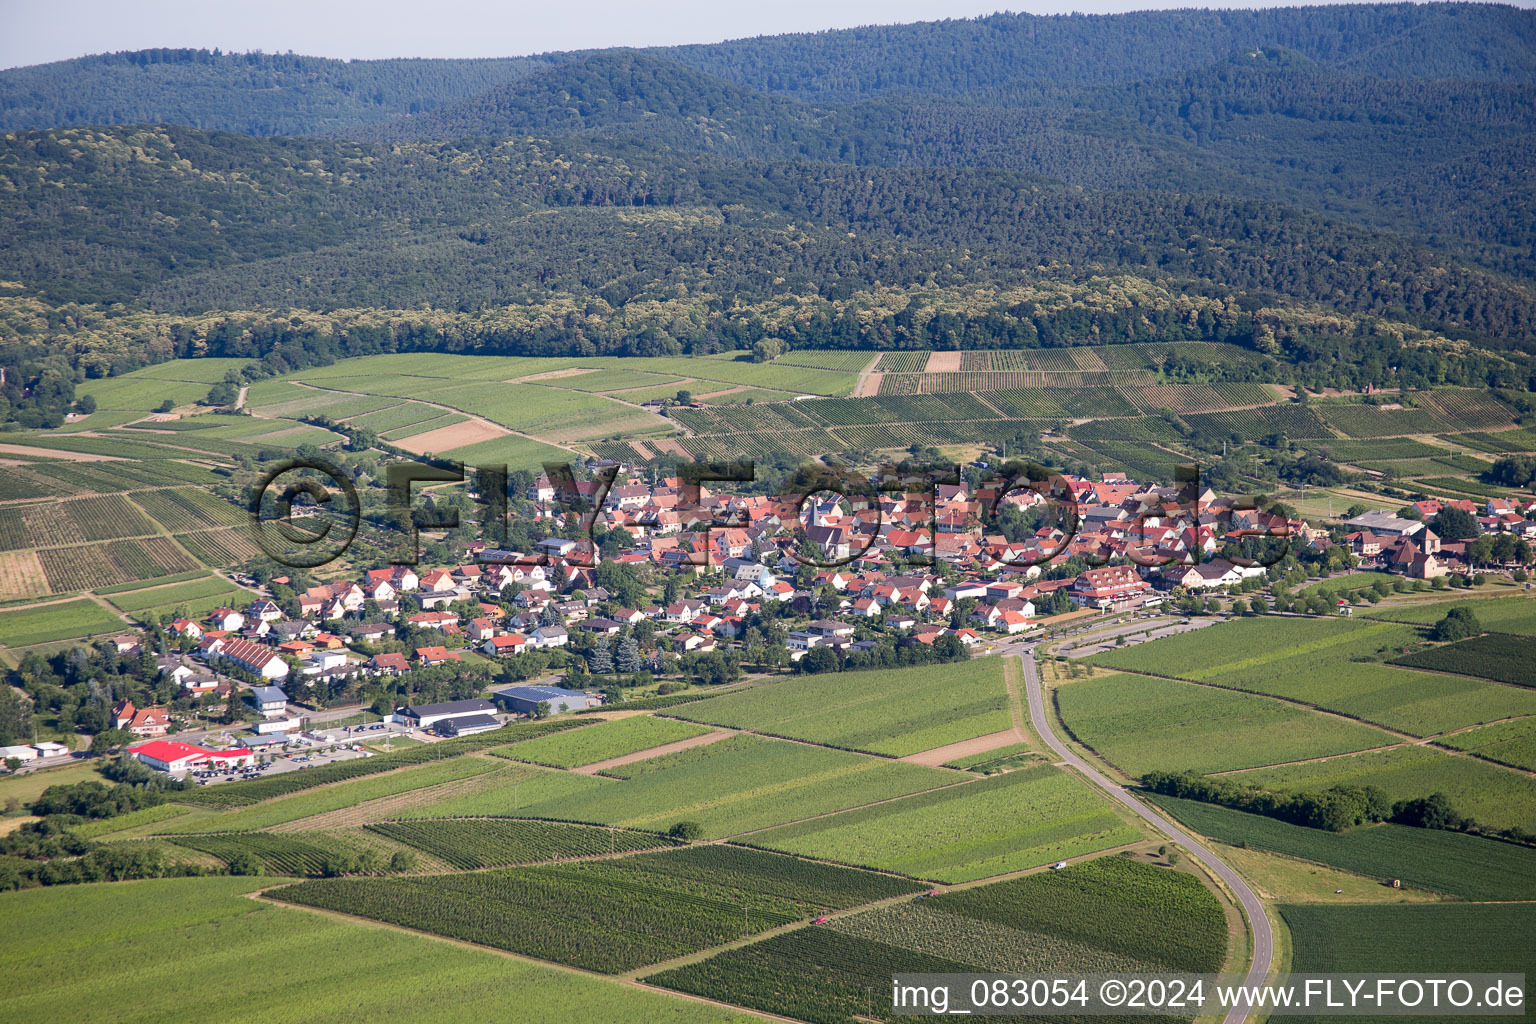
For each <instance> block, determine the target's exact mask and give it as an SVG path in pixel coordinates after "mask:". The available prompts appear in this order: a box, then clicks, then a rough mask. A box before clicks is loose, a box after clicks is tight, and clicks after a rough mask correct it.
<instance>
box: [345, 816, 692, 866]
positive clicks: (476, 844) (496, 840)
mask: <svg viewBox="0 0 1536 1024" xmlns="http://www.w3.org/2000/svg"><path fill="white" fill-rule="evenodd" d="M368 830H369V831H370V832H376V833H378V834H379V835H381V836H385V837H387V838H389V839H392V840H394V841H395V842H398V843H404V844H405V845H406V846H411V847H414V848H416V849H418V850H421V851H423V852H424V853H430V854H432V855H433V856H435V857H437V858H438V859H439V860H441V861H443V862H444V863H447V864H450V865H452V866H453V867H456V868H463V869H466V870H469V869H474V868H492V867H508V866H510V865H513V864H536V863H538V862H540V861H549V860H560V859H562V858H570V857H591V856H600V855H602V854H611V853H634V852H636V851H639V850H654V849H658V848H661V847H667V846H675V845H677V841H676V840H673V839H668V838H666V837H665V836H659V835H657V834H655V833H654V832H633V831H630V830H629V829H615V828H600V827H598V826H595V825H572V824H569V823H566V822H559V821H533V820H528V819H522V818H437V819H431V820H425V821H390V822H384V823H382V824H375V825H369V826H368Z"/></svg>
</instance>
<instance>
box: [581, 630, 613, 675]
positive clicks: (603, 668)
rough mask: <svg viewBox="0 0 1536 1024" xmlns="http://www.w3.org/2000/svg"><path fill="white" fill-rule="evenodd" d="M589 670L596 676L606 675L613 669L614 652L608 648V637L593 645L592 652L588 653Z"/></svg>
mask: <svg viewBox="0 0 1536 1024" xmlns="http://www.w3.org/2000/svg"><path fill="white" fill-rule="evenodd" d="M587 671H589V672H591V673H592V674H593V675H595V676H605V675H608V674H609V673H610V672H612V671H613V654H612V653H610V652H609V650H608V638H607V637H602V638H600V639H599V640H598V641H597V643H595V644H593V645H592V653H591V654H589V655H587Z"/></svg>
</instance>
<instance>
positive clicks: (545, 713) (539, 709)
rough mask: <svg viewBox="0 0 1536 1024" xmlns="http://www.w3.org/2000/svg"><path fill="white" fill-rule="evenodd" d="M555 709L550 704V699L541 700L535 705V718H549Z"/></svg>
mask: <svg viewBox="0 0 1536 1024" xmlns="http://www.w3.org/2000/svg"><path fill="white" fill-rule="evenodd" d="M553 710H554V709H553V708H551V707H550V706H549V701H547V700H541V701H539V702H538V703H537V704H535V705H534V707H533V717H534V718H548V717H549V715H550V712H551V711H553Z"/></svg>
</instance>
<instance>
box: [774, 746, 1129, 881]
mask: <svg viewBox="0 0 1536 1024" xmlns="http://www.w3.org/2000/svg"><path fill="white" fill-rule="evenodd" d="M746 838H747V839H748V841H750V842H751V843H753V844H754V845H757V846H766V847H768V848H770V849H775V850H784V851H786V852H789V853H799V854H804V855H806V856H809V857H821V858H824V859H827V860H834V861H837V862H839V863H842V864H862V865H865V866H867V867H872V868H880V869H883V870H886V871H899V872H901V873H902V874H907V875H915V876H917V877H919V878H932V879H935V880H937V881H941V882H969V881H974V880H975V879H978V878H986V877H989V876H991V875H999V874H1003V873H1005V872H1008V871H1019V870H1021V869H1024V868H1031V867H1036V866H1038V865H1040V864H1049V863H1051V862H1052V861H1056V860H1060V859H1062V858H1064V857H1072V856H1077V855H1079V854H1084V853H1092V852H1093V851H1095V850H1103V849H1107V848H1109V847H1114V846H1122V845H1124V844H1126V843H1132V842H1135V841H1136V840H1137V839H1138V838H1140V833H1139V832H1137V831H1136V830H1135V829H1134V828H1132V827H1131V826H1129V825H1127V824H1125V823H1124V822H1123V821H1121V819H1120V818H1119V817H1118V816H1117V815H1116V814H1115V813H1114V811H1112V810H1111V809H1110V807H1109V805H1108V804H1107V803H1106V802H1105V800H1104V799H1103V798H1102V797H1100V796H1099V795H1098V794H1097V793H1095V792H1094V791H1093V790H1092V789H1090V788H1089V787H1088V786H1086V785H1085V784H1083V783H1082V782H1080V781H1078V780H1077V779H1075V778H1073V777H1072V776H1070V775H1067V774H1065V773H1063V772H1061V771H1058V770H1057V769H1055V768H1052V767H1050V766H1048V765H1041V766H1039V767H1036V768H1028V769H1025V770H1022V771H1016V772H1009V773H1007V774H1006V775H993V776H990V777H987V778H982V779H979V780H977V781H975V782H968V783H965V784H963V785H959V786H951V787H949V788H947V789H941V790H936V791H933V792H928V793H921V794H918V795H916V796H910V797H907V798H905V799H903V800H892V801H890V802H888V803H883V804H879V805H876V806H873V807H860V808H856V809H854V810H851V811H845V812H843V813H841V814H833V815H828V816H826V817H821V818H815V819H812V820H810V821H803V822H798V823H796V824H792V825H785V826H784V827H782V828H775V829H769V830H768V831H765V832H755V833H753V834H752V835H750V836H748V837H746Z"/></svg>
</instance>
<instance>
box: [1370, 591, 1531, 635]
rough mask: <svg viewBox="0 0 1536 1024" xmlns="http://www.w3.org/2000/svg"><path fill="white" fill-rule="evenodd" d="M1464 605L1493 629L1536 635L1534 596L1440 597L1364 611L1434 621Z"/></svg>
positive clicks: (1396, 618) (1383, 616)
mask: <svg viewBox="0 0 1536 1024" xmlns="http://www.w3.org/2000/svg"><path fill="white" fill-rule="evenodd" d="M1458 606H1464V607H1467V608H1470V609H1471V610H1472V612H1473V613H1474V614H1475V615H1476V616H1477V621H1478V622H1480V623H1482V625H1483V628H1484V629H1486V630H1489V631H1491V632H1494V633H1517V634H1519V635H1521V636H1536V599H1533V598H1529V597H1495V598H1484V599H1481V600H1460V601H1439V602H1436V603H1435V604H1419V605H1408V606H1404V607H1397V608H1373V609H1371V610H1370V611H1368V612H1366V613H1365V614H1367V615H1369V616H1370V617H1371V618H1373V619H1387V620H1390V621H1392V622H1412V623H1416V624H1419V625H1426V626H1427V625H1433V624H1434V623H1436V622H1439V621H1440V620H1441V619H1442V618H1444V617H1445V613H1446V612H1448V611H1450V610H1451V609H1452V608H1455V607H1458Z"/></svg>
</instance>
